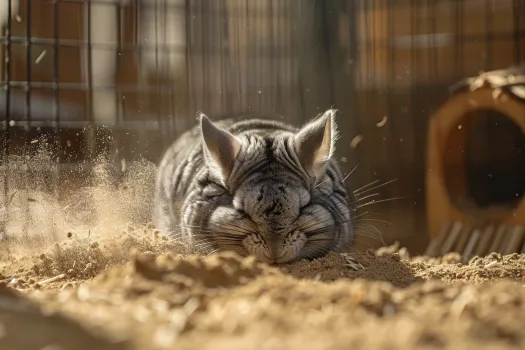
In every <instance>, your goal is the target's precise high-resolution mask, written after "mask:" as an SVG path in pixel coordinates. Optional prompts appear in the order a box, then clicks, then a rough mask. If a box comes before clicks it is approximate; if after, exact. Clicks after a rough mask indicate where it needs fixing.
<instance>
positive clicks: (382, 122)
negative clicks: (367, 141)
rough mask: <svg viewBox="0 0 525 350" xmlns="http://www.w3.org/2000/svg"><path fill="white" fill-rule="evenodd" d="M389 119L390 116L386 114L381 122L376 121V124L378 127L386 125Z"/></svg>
mask: <svg viewBox="0 0 525 350" xmlns="http://www.w3.org/2000/svg"><path fill="white" fill-rule="evenodd" d="M387 120H388V117H387V116H386V115H385V116H384V117H383V119H381V121H380V122H379V123H376V126H377V127H378V128H380V127H383V126H385V124H386V122H387Z"/></svg>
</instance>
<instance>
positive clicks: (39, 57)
mask: <svg viewBox="0 0 525 350" xmlns="http://www.w3.org/2000/svg"><path fill="white" fill-rule="evenodd" d="M46 54H47V50H44V51H42V53H41V54H40V56H38V57H37V59H36V61H35V64H39V63H40V62H42V60H43V59H44V57H46Z"/></svg>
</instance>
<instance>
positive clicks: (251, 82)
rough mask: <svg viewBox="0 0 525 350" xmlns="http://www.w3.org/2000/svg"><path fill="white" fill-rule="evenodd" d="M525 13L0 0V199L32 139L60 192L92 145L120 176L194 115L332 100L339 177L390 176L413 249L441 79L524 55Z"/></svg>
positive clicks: (485, 5) (286, 110) (149, 0)
mask: <svg viewBox="0 0 525 350" xmlns="http://www.w3.org/2000/svg"><path fill="white" fill-rule="evenodd" d="M524 17H525V4H523V2H522V1H520V0H497V1H496V0H460V1H453V0H441V1H437V0H424V1H409V0H403V1H395V2H394V1H388V0H347V1H339V0H325V1H314V0H297V1H277V0H272V1H266V0H249V1H246V0H244V1H243V0H219V1H207V0H191V1H190V0H188V1H184V0H8V1H7V2H2V4H1V5H0V27H2V28H3V34H2V36H1V40H2V45H1V46H0V50H1V51H2V56H3V57H4V58H5V59H4V60H2V62H0V65H1V66H2V68H1V75H2V76H1V81H2V85H3V87H4V89H3V91H2V92H1V96H0V117H1V118H2V124H1V125H2V140H3V154H2V158H1V159H2V167H3V169H4V170H3V171H4V205H5V206H7V204H8V203H9V201H10V199H11V198H12V194H13V193H14V191H15V189H14V188H12V187H13V186H14V184H15V182H13V181H10V180H9V179H10V178H12V177H13V176H15V177H17V176H18V177H20V176H21V175H14V174H18V173H19V172H27V167H28V166H27V163H28V162H27V159H28V158H32V157H33V158H34V157H36V154H37V153H38V152H37V150H39V149H41V147H42V144H46V145H47V146H46V147H47V148H49V150H48V151H49V152H48V153H47V154H50V155H51V156H49V157H48V158H45V159H46V160H42V161H41V162H40V164H43V165H42V167H44V168H45V169H46V171H45V174H47V175H46V176H48V177H49V178H47V177H46V178H45V179H47V180H46V181H44V180H43V178H42V176H41V175H40V174H41V172H39V173H38V175H34V176H37V177H39V183H40V182H44V183H45V184H46V187H47V189H48V190H49V191H54V192H55V194H54V195H57V196H58V195H60V194H61V192H60V191H61V188H62V187H64V186H66V185H68V184H69V188H73V189H74V188H75V185H72V184H74V183H75V181H74V180H72V179H73V178H75V177H76V178H81V179H83V178H85V177H86V176H88V174H89V171H90V170H89V169H90V167H91V165H90V164H92V163H93V162H94V161H95V160H96V159H97V157H99V156H100V155H101V154H110V157H111V159H112V161H113V162H114V164H115V167H114V168H115V172H116V173H117V174H119V176H120V177H121V176H122V174H123V173H125V170H126V167H125V166H121V164H124V163H126V162H128V163H129V162H132V161H133V160H136V159H139V158H146V159H148V160H151V161H153V162H155V161H157V160H158V159H159V158H160V156H161V154H162V152H163V150H164V149H165V148H166V147H167V146H168V145H169V144H170V143H171V142H172V141H173V140H174V139H175V137H176V136H177V135H179V134H180V133H182V132H183V131H185V130H187V129H188V128H189V127H191V126H193V125H195V113H196V112H197V111H203V112H205V113H206V114H208V115H210V116H212V118H219V117H226V116H231V115H238V114H239V115H240V114H245V115H259V114H264V115H270V116H274V117H275V118H283V119H285V120H286V121H288V122H291V123H294V124H296V125H299V124H301V123H303V122H304V121H306V120H307V119H310V118H312V117H314V116H315V115H316V114H318V113H320V112H322V111H323V110H325V109H327V108H329V107H331V106H334V107H335V108H337V109H338V110H339V118H338V122H339V125H340V129H341V132H342V137H341V140H340V146H339V150H338V153H339V154H338V156H339V158H340V160H341V162H342V164H343V166H344V167H346V168H347V169H346V171H348V172H349V171H350V169H352V168H353V167H354V166H355V165H356V164H360V165H359V167H358V168H357V170H356V171H355V173H354V174H353V175H352V179H351V181H352V183H353V184H352V187H354V188H357V187H360V185H364V184H367V183H370V182H372V181H376V180H378V179H383V180H386V181H388V180H391V179H394V178H399V181H398V182H397V183H396V185H395V186H390V188H389V187H388V186H387V187H385V190H384V192H382V196H383V197H384V198H392V197H397V196H398V195H402V196H404V197H407V198H409V200H408V205H403V208H402V209H403V214H402V215H401V214H400V212H399V210H400V206H399V205H398V204H393V205H391V206H389V205H388V204H386V203H385V206H384V207H383V214H382V215H383V217H384V218H386V219H389V218H396V221H397V222H396V227H397V228H396V229H392V230H390V231H389V230H388V229H385V231H384V232H383V234H384V236H385V240H393V239H397V240H401V241H402V242H403V243H405V245H407V246H409V247H414V248H415V249H418V248H421V247H422V245H423V244H424V239H423V240H419V241H418V240H417V239H416V240H414V239H413V238H414V237H413V236H411V235H409V233H410V232H414V231H417V230H421V229H422V228H423V225H424V215H423V213H424V173H425V146H426V128H427V124H428V119H429V117H430V115H431V112H432V111H433V109H434V108H435V107H436V106H437V104H438V103H439V102H440V101H441V100H442V99H443V98H444V97H445V96H446V94H447V88H448V86H450V85H451V84H452V83H454V82H456V81H458V80H460V79H463V78H465V77H467V76H472V75H475V74H478V73H479V72H480V71H485V70H491V69H499V68H503V67H508V66H511V65H514V64H518V63H520V62H521V61H522V60H523V55H524V53H525V39H524V37H525V35H524V34H525V24H524V21H523V19H524ZM356 136H358V137H359V140H362V141H361V142H360V143H359V145H357V147H355V148H353V147H351V146H354V145H355V142H351V141H355V140H356ZM38 154H41V153H38ZM42 159H44V158H42ZM17 162H18V163H17ZM17 164H22V165H17ZM24 164H25V165H24ZM9 169H11V170H9ZM13 169H15V170H16V169H17V170H16V171H15V170H13ZM13 171H15V172H13ZM73 175H74V176H73ZM24 176H25V178H27V181H26V182H25V183H24V185H23V186H26V185H29V184H34V183H35V181H34V180H32V179H33V178H32V177H31V176H30V175H24ZM117 177H118V176H117ZM66 187H67V186H66ZM6 211H7V209H6Z"/></svg>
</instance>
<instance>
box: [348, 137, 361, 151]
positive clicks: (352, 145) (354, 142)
mask: <svg viewBox="0 0 525 350" xmlns="http://www.w3.org/2000/svg"><path fill="white" fill-rule="evenodd" d="M361 141H363V136H362V135H357V136H356V137H354V138H353V139H352V141H350V148H352V149H355V148H356V147H357V145H359V143H360V142H361Z"/></svg>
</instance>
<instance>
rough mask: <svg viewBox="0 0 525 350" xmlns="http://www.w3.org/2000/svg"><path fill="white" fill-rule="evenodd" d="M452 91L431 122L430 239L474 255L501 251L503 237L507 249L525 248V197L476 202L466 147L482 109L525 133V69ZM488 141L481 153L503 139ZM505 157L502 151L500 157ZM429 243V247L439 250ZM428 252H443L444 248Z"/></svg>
mask: <svg viewBox="0 0 525 350" xmlns="http://www.w3.org/2000/svg"><path fill="white" fill-rule="evenodd" d="M451 90H452V95H451V96H450V97H449V98H448V99H447V100H446V101H445V102H444V103H442V104H441V106H439V108H438V109H437V110H436V112H435V113H434V114H433V115H432V117H431V119H430V121H429V128H428V148H427V167H426V191H427V199H426V201H427V223H428V231H429V234H430V237H431V239H433V241H436V239H438V238H440V240H441V242H440V243H439V245H441V249H440V250H442V252H441V253H443V252H450V251H457V252H465V254H467V255H470V256H472V255H474V254H476V253H480V254H484V253H487V252H492V251H496V252H500V250H501V249H498V244H500V245H501V244H502V242H503V241H504V240H505V241H507V243H506V244H507V245H506V246H507V247H508V246H509V245H512V246H515V247H513V249H514V250H513V251H520V248H521V249H523V248H525V245H524V244H523V240H524V235H525V230H524V229H523V227H525V199H524V198H521V197H520V198H517V199H516V200H515V205H514V206H509V205H499V206H490V207H488V208H485V207H480V206H478V205H476V204H474V203H473V201H472V200H470V197H471V195H470V194H469V191H468V179H467V170H466V159H467V155H466V153H467V152H466V150H467V139H468V138H469V137H470V134H471V133H472V132H473V126H474V125H475V123H476V122H477V120H478V119H479V117H478V116H479V113H481V112H484V111H496V112H499V113H501V114H502V115H504V116H505V117H506V118H510V120H511V121H512V122H513V123H514V124H516V125H517V127H519V131H518V133H520V131H521V135H519V137H523V134H525V67H523V66H522V67H513V68H509V69H503V70H497V71H490V72H486V73H482V74H480V75H478V76H476V77H472V78H468V79H465V80H463V81H461V82H459V83H458V84H456V85H455V86H453V87H452V89H451ZM516 130H517V128H516ZM505 132H507V131H505ZM512 136H513V135H512V133H507V135H506V136H504V137H503V138H512ZM503 138H502V139H503ZM502 141H503V140H502ZM489 142H490V140H488V139H486V140H483V142H482V143H483V145H482V146H479V147H478V148H479V149H478V150H479V152H478V153H479V154H480V155H479V157H481V156H483V151H484V150H487V149H490V148H497V147H498V146H499V143H501V142H494V143H490V144H489ZM509 142H512V141H509ZM506 156H507V155H506V154H505V153H503V152H502V154H501V157H502V158H505V157H506ZM503 161H504V159H503ZM498 164H500V163H498ZM523 181H524V180H521V182H523ZM516 197H518V194H516ZM457 198H460V199H457ZM505 237H506V238H505ZM498 242H499V243H498ZM436 244H437V243H436ZM431 246H432V244H431ZM431 246H429V250H433V249H434V248H435V247H434V248H432V247H431ZM489 246H490V247H489ZM489 248H490V249H489ZM509 249H510V248H509ZM434 250H435V249H434ZM478 250H479V252H478ZM481 250H483V252H482V251H481ZM503 250H506V249H503ZM429 253H430V254H432V255H439V253H440V252H439V251H436V252H430V251H429ZM501 253H504V251H501Z"/></svg>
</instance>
